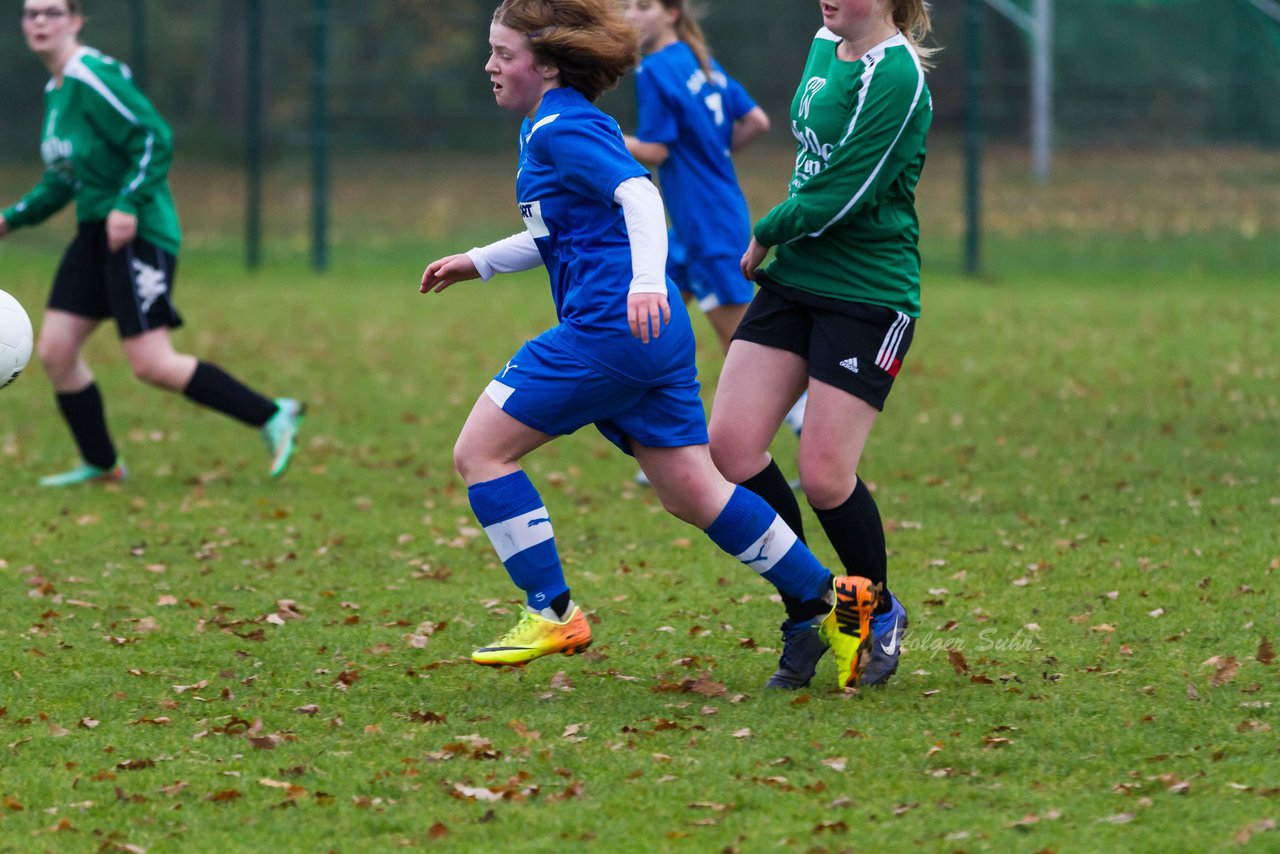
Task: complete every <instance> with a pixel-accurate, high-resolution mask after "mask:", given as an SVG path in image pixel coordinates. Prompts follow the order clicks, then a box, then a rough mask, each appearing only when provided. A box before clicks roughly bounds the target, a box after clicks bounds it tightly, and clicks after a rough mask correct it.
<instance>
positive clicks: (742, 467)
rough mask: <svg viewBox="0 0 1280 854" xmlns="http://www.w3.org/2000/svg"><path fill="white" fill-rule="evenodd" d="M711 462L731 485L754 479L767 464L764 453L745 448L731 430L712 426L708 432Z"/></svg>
mask: <svg viewBox="0 0 1280 854" xmlns="http://www.w3.org/2000/svg"><path fill="white" fill-rule="evenodd" d="M710 437H711V461H712V462H713V463H715V467H716V469H717V470H719V472H720V473H721V474H722V475H724V476H725V478H727V479H728V480H730V481H732V482H733V483H742V482H743V481H744V480H747V479H749V478H752V477H754V476H755V475H757V474H759V473H760V470H761V469H763V468H764V467H765V465H767V464H768V459H767V458H766V454H765V453H764V452H761V451H758V450H756V449H754V448H750V447H747V446H746V445H745V444H744V443H743V442H741V441H740V440H739V439H737V438H736V437H735V436H734V433H733V431H732V430H729V429H727V428H723V427H721V426H719V425H713V426H712V428H711V430H710Z"/></svg>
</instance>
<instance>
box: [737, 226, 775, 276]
mask: <svg viewBox="0 0 1280 854" xmlns="http://www.w3.org/2000/svg"><path fill="white" fill-rule="evenodd" d="M768 254H769V247H768V246H762V245H761V244H760V241H758V240H756V239H755V238H754V237H753V238H751V245H749V246H748V247H747V251H746V252H745V253H744V254H743V256H742V275H744V276H746V278H747V281H748V282H754V281H755V280H756V271H757V270H758V269H760V265H761V264H762V263H764V256H766V255H768Z"/></svg>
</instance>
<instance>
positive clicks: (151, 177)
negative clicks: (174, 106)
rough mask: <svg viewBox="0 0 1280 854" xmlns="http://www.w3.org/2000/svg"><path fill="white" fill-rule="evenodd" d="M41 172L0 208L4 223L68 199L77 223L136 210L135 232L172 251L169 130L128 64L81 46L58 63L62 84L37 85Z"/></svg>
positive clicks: (38, 218)
mask: <svg viewBox="0 0 1280 854" xmlns="http://www.w3.org/2000/svg"><path fill="white" fill-rule="evenodd" d="M40 153H41V155H42V156H43V158H44V162H45V172H44V177H43V179H42V180H41V181H40V183H39V184H38V185H37V186H36V188H35V189H34V190H32V191H31V192H30V193H28V194H27V195H26V196H25V197H24V198H23V199H22V201H20V202H18V203H17V204H16V205H14V206H13V207H11V208H6V209H5V210H4V211H2V212H0V215H3V216H4V218H5V220H6V221H7V222H8V223H9V225H10V227H11V228H21V227H22V226H26V225H35V224H36V223H39V222H42V221H44V220H45V219H48V218H49V217H51V216H53V215H54V214H55V213H57V212H58V211H60V210H62V208H64V207H65V206H66V205H67V204H68V203H69V202H70V201H71V200H72V199H75V202H76V219H77V220H79V221H80V222H94V221H97V220H105V219H106V218H107V214H109V213H111V211H113V210H118V211H123V212H125V213H130V214H134V215H135V216H137V217H138V236H139V237H141V238H143V239H145V240H148V241H150V242H151V243H153V244H155V245H156V246H159V247H160V248H162V249H164V250H166V251H168V252H172V253H174V254H175V255H176V254H177V252H178V246H179V244H180V242H181V240H182V232H181V230H180V228H179V227H178V214H177V211H176V210H175V209H174V206H173V197H172V196H171V195H170V193H169V178H168V176H169V163H170V162H171V161H172V159H173V135H172V134H171V133H170V131H169V126H168V125H167V124H165V121H164V119H162V118H160V114H159V113H157V112H156V110H155V107H153V106H151V102H150V101H148V100H147V98H146V96H145V95H143V94H142V93H141V92H140V91H138V87H137V86H135V85H134V84H133V81H132V75H131V74H130V72H129V69H128V67H127V66H125V65H123V64H121V63H119V62H117V61H116V60H114V59H111V58H110V57H107V56H103V55H102V54H100V53H98V52H97V51H96V50H93V49H92V48H87V47H82V48H80V49H79V50H77V51H76V52H75V54H74V55H72V57H71V59H70V60H69V61H68V62H67V66H66V68H65V69H63V77H62V85H60V86H59V85H57V83H56V81H53V80H50V81H49V85H48V86H46V87H45V90H44V135H43V138H42V139H41V142H40Z"/></svg>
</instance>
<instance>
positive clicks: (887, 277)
mask: <svg viewBox="0 0 1280 854" xmlns="http://www.w3.org/2000/svg"><path fill="white" fill-rule="evenodd" d="M839 43H840V38H839V37H838V36H836V35H835V34H834V33H832V32H831V31H830V30H828V29H826V28H825V27H824V28H823V29H822V30H820V31H819V32H818V35H817V36H816V37H815V38H814V41H813V47H812V48H811V49H810V51H809V59H808V62H807V63H806V65H805V69H804V76H803V78H802V80H803V81H804V83H803V84H802V85H801V86H800V88H799V89H798V90H796V95H795V98H794V100H793V101H792V102H791V132H792V133H793V134H794V135H795V138H796V140H797V142H798V146H797V153H796V168H795V174H794V176H793V177H792V179H791V186H790V195H789V197H788V198H787V200H786V201H785V202H783V203H782V204H780V205H778V206H777V207H775V208H774V209H773V210H772V211H770V212H769V213H768V215H766V216H765V217H764V218H763V219H761V220H760V221H759V222H758V223H756V226H755V237H756V239H757V240H758V241H759V242H760V243H762V244H764V245H765V246H774V247H776V249H775V258H774V260H773V262H772V263H771V264H769V266H768V267H766V268H765V273H766V274H767V275H768V276H769V277H770V278H771V279H773V280H775V281H777V282H779V283H781V284H784V285H788V286H791V287H794V288H799V289H800V290H804V291H808V292H810V293H814V294H819V295H821V296H824V297H833V298H835V299H842V300H850V301H854V302H866V303H872V304H874V305H882V306H886V307H888V308H892V309H895V310H897V311H901V312H904V313H905V314H908V315H910V316H912V317H918V316H919V315H920V252H919V249H918V247H917V244H918V242H919V237H920V223H919V220H918V219H917V217H916V209H915V189H916V182H917V181H918V180H919V178H920V170H921V169H922V168H923V167H924V157H925V145H924V143H925V135H926V134H927V133H928V131H929V125H930V123H931V122H932V119H933V99H932V98H931V96H930V95H929V89H928V87H927V86H926V85H925V82H924V69H923V68H922V67H921V65H920V60H919V58H918V57H917V56H916V52H915V50H914V49H913V47H912V45H911V42H910V41H909V40H908V39H907V38H906V37H905V36H903V35H902V34H901V33H899V34H898V35H895V36H893V37H892V38H890V39H887V40H885V41H883V42H881V43H880V44H878V45H876V46H875V47H874V48H872V49H871V50H870V51H869V52H868V53H867V54H866V55H865V56H863V57H862V58H861V59H860V60H858V61H857V62H846V61H845V60H842V59H840V58H839V57H837V56H836V48H837V46H838V45H839Z"/></svg>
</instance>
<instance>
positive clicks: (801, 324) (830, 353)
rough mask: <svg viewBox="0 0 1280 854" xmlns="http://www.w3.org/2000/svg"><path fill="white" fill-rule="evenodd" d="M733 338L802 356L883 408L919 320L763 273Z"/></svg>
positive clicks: (831, 380)
mask: <svg viewBox="0 0 1280 854" xmlns="http://www.w3.org/2000/svg"><path fill="white" fill-rule="evenodd" d="M756 283H757V284H759V285H760V290H759V291H757V292H756V296H755V299H753V300H752V301H751V305H750V306H748V308H747V313H746V315H745V316H744V317H743V318H742V323H740V324H738V331H737V332H735V333H734V334H733V337H734V339H735V340H739V339H740V340H742V341H751V342H753V343H755V344H763V345H764V346H766V347H775V348H777V349H779V350H786V351H788V352H791V353H795V354H796V355H798V356H801V357H802V358H804V359H805V361H807V362H808V363H809V376H811V377H813V378H814V379H816V380H821V381H822V382H824V383H827V384H829V385H833V386H835V387H836V388H839V389H842V390H844V391H847V392H848V393H849V394H851V395H853V396H854V397H856V398H859V399H861V400H865V401H866V402H867V403H869V404H871V405H872V406H874V407H875V408H876V409H884V402H885V399H886V398H887V397H888V396H889V390H890V389H891V388H893V380H894V378H895V377H896V376H897V375H898V370H899V369H900V368H901V367H902V360H903V359H904V358H906V355H907V350H908V349H909V348H910V347H911V339H912V337H913V336H914V335H915V331H916V323H915V320H914V319H913V318H912V317H911V316H910V315H906V314H903V313H902V312H900V311H895V310H894V309H891V308H885V307H884V306H882V305H872V304H870V303H865V302H849V301H848V300H838V299H831V298H830V297H822V296H818V295H817V294H811V293H808V292H806V291H801V290H799V289H797V288H789V287H786V286H784V285H779V284H778V283H777V282H775V281H773V280H772V279H770V278H768V277H767V276H764V275H761V276H759V277H758V278H757V280H756Z"/></svg>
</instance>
